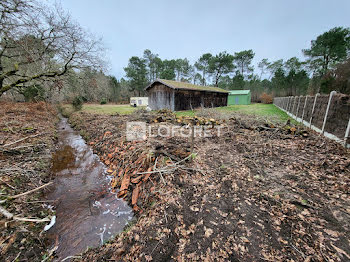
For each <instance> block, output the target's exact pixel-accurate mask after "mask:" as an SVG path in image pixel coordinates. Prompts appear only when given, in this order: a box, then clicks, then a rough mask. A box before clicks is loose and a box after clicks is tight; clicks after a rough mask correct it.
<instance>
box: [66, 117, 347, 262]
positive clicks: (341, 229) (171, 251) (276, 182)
mask: <svg viewBox="0 0 350 262" xmlns="http://www.w3.org/2000/svg"><path fill="white" fill-rule="evenodd" d="M153 117H154V116H146V115H144V116H142V115H140V114H135V115H131V116H128V117H126V116H123V117H121V116H100V115H90V114H84V113H80V114H76V115H74V116H73V117H72V118H71V120H72V121H73V122H74V124H75V127H76V128H77V129H79V130H81V131H82V132H83V133H84V135H85V137H86V138H87V139H88V141H89V142H90V143H91V145H92V146H93V148H94V150H95V152H97V154H99V155H100V157H101V159H104V161H105V162H107V163H109V168H110V169H111V172H113V169H118V168H120V167H118V166H116V165H115V164H114V163H115V162H117V160H118V158H120V159H122V158H123V157H124V155H125V154H127V152H128V151H127V150H125V151H122V152H124V153H121V152H120V151H117V152H118V153H114V154H112V153H113V152H115V146H116V145H115V144H114V141H115V138H119V139H120V138H123V137H125V122H126V121H130V120H140V118H144V119H148V120H149V119H150V118H153ZM148 120H147V121H148ZM264 126H265V123H262V122H261V121H255V120H252V118H251V117H249V118H246V119H244V118H242V117H237V116H235V115H233V116H232V117H231V119H230V120H229V121H228V122H227V123H226V124H225V127H224V128H223V129H222V133H221V135H220V136H215V135H214V136H213V137H210V138H197V139H196V140H195V144H194V151H195V152H196V153H197V155H196V157H194V159H193V161H192V162H188V161H186V162H184V163H182V164H181V168H178V169H176V170H174V172H171V173H166V174H165V173H164V174H159V173H158V172H155V173H152V174H151V175H150V179H149V180H147V181H145V182H142V187H141V192H143V193H142V194H143V195H144V197H142V194H141V193H140V194H141V197H139V198H138V199H137V206H138V207H139V208H140V210H139V211H138V213H137V215H138V220H137V222H136V224H135V225H134V226H133V227H132V228H131V229H130V230H129V231H127V232H123V233H122V234H121V235H120V236H119V237H117V238H116V239H115V240H114V241H113V242H111V243H108V244H107V245H105V246H103V247H100V248H98V249H93V250H90V251H88V252H86V253H85V254H83V257H82V259H79V260H82V261H106V260H110V261H121V260H122V261H134V260H136V261H139V260H140V261H168V260H169V261H172V260H178V261H203V260H205V261H214V260H217V261H349V260H350V245H349V239H350V197H349V193H350V192H349V182H350V177H349V176H350V155H349V151H347V150H345V149H344V148H343V147H342V146H341V145H339V144H336V143H335V142H333V141H330V140H328V139H326V138H324V137H321V136H319V134H316V133H314V132H312V131H308V133H307V135H305V136H304V135H303V136H301V135H295V134H294V133H292V134H291V133H290V132H286V131H285V129H283V128H282V127H281V128H279V127H277V128H276V127H269V128H264ZM297 129H298V128H297ZM106 132H108V134H111V135H109V136H106ZM296 133H297V132H296ZM132 146H134V145H132ZM190 146H191V145H190V141H189V140H187V139H184V138H164V137H154V138H150V139H147V140H146V141H144V142H142V143H139V144H137V146H135V147H136V148H137V150H138V149H139V148H147V149H148V151H150V152H153V153H155V152H156V153H157V154H158V157H157V158H156V159H162V163H163V165H165V166H167V165H168V166H171V165H172V164H171V163H173V162H175V161H177V160H176V159H183V157H184V155H182V153H183V152H184V151H187V149H188V148H190ZM118 147H119V148H121V147H122V146H120V145H118ZM118 150H119V149H118ZM137 150H136V151H137ZM119 152H120V153H119ZM137 152H140V153H142V152H144V151H142V150H139V151H137ZM162 152H163V153H162ZM164 152H165V153H164ZM169 152H170V153H169ZM177 152H179V154H177ZM109 154H111V156H112V159H113V161H110V159H109V158H108V157H107V156H108V155H109ZM153 156H154V155H153ZM161 157H162V158H161ZM123 159H125V158H123ZM154 160H155V157H154V158H152V157H151V158H150V160H149V161H151V162H152V161H154ZM163 160H164V161H163ZM168 161H170V164H169V163H168ZM148 165H151V163H149V164H148ZM157 165H158V164H157ZM117 182H118V181H117ZM122 182H123V180H121V181H119V182H118V183H117V187H118V185H119V186H120V184H122ZM135 187H137V184H133V183H130V186H129V187H128V190H127V191H128V192H127V193H126V194H125V196H124V197H125V199H126V200H128V201H129V202H131V201H132V195H133V192H134V190H135Z"/></svg>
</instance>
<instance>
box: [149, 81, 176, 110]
mask: <svg viewBox="0 0 350 262" xmlns="http://www.w3.org/2000/svg"><path fill="white" fill-rule="evenodd" d="M148 105H149V107H150V108H151V109H152V110H159V109H163V108H167V109H170V110H172V111H174V90H173V89H171V88H169V87H167V86H165V85H163V84H157V85H154V87H152V88H150V89H149V90H148Z"/></svg>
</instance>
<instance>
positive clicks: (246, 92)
mask: <svg viewBox="0 0 350 262" xmlns="http://www.w3.org/2000/svg"><path fill="white" fill-rule="evenodd" d="M249 93H250V90H230V95H249Z"/></svg>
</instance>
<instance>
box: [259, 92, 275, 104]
mask: <svg viewBox="0 0 350 262" xmlns="http://www.w3.org/2000/svg"><path fill="white" fill-rule="evenodd" d="M260 100H261V103H264V104H272V102H273V97H272V95H269V94H266V93H263V94H262V95H261V96H260Z"/></svg>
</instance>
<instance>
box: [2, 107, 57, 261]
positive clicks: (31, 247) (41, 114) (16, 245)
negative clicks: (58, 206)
mask: <svg viewBox="0 0 350 262" xmlns="http://www.w3.org/2000/svg"><path fill="white" fill-rule="evenodd" d="M0 106H1V110H0V209H1V210H0V231H1V233H0V261H42V260H43V259H45V254H46V253H47V245H46V242H45V234H42V233H41V232H42V231H43V228H44V226H45V225H46V224H48V223H49V221H50V217H52V215H53V212H52V211H50V210H49V209H48V208H47V204H49V203H46V202H45V201H43V199H42V195H43V193H44V192H45V190H46V189H47V187H48V186H45V185H47V184H48V183H49V182H50V180H51V177H50V165H51V152H52V150H54V144H55V132H56V126H55V124H56V121H57V119H58V118H57V112H56V110H54V109H53V108H52V107H51V106H50V105H48V104H45V103H33V104H32V103H5V102H1V103H0ZM41 186H43V187H42V189H40V190H36V191H31V190H33V189H37V188H39V187H41ZM22 193H25V194H24V195H19V194H22ZM6 216H7V217H6Z"/></svg>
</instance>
